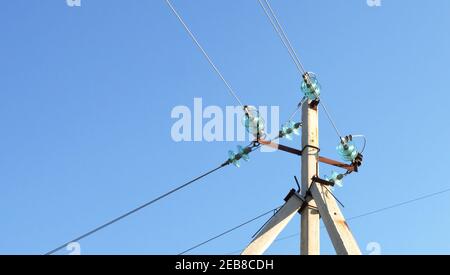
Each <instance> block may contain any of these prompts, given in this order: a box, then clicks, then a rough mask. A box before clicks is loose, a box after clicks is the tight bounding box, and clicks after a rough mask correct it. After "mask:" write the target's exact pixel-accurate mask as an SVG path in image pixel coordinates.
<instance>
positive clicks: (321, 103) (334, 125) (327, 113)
mask: <svg viewBox="0 0 450 275" xmlns="http://www.w3.org/2000/svg"><path fill="white" fill-rule="evenodd" d="M319 103H320V105H322V107H323V109H324V110H325V114H326V115H327V118H328V120H329V121H330V123H331V125H332V126H333V128H334V131H335V132H336V134H337V136H338V137H339V139H342V136H341V133H340V132H339V130H338V128H337V126H336V124H335V123H334V120H333V118H331V115H330V113H329V112H328V109H327V107H325V104H323V101H322V100H320V102H319ZM364 146H365V144H364Z"/></svg>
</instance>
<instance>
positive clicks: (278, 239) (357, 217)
mask: <svg viewBox="0 0 450 275" xmlns="http://www.w3.org/2000/svg"><path fill="white" fill-rule="evenodd" d="M448 192H450V188H447V189H444V190H441V191H438V192H434V193H430V194H426V195H423V196H420V197H417V198H414V199H410V200H407V201H403V202H400V203H395V204H392V205H389V206H385V207H382V208H379V209H376V210H373V211H369V212H365V213H363V214H360V215H356V216H353V217H350V218H348V219H347V221H350V220H356V219H360V218H363V217H367V216H370V215H373V214H377V213H380V212H383V211H387V210H390V209H393V208H397V207H400V206H404V205H407V204H411V203H414V202H417V201H420V200H425V199H428V198H431V197H435V196H438V195H441V194H444V193H448ZM322 228H323V226H322ZM298 235H300V233H295V234H291V235H288V236H285V237H281V238H277V239H276V240H275V241H274V242H279V241H283V240H287V239H291V238H294V237H297V236H298ZM242 250H243V249H240V250H235V251H233V252H229V253H226V255H231V254H235V253H238V252H241V251H242Z"/></svg>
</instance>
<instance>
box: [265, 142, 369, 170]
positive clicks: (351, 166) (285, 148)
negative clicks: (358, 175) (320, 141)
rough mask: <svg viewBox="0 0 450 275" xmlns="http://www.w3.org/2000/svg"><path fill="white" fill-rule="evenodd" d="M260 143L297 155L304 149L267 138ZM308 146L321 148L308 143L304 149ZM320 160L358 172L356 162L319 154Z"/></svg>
mask: <svg viewBox="0 0 450 275" xmlns="http://www.w3.org/2000/svg"><path fill="white" fill-rule="evenodd" d="M259 143H261V144H262V145H266V146H269V147H272V148H274V149H277V150H280V151H284V152H287V153H290V154H294V155H297V156H301V155H302V150H298V149H295V148H292V147H288V146H286V145H282V144H276V143H274V142H272V141H267V140H263V139H260V140H259ZM307 147H311V148H314V149H317V150H318V151H320V148H318V147H315V146H311V145H306V146H305V147H304V148H303V149H305V148H307ZM361 159H362V156H361ZM318 161H319V162H322V163H325V164H328V165H332V166H336V167H339V168H342V169H345V170H347V171H348V172H349V173H351V172H358V166H359V165H355V163H352V164H347V163H343V162H339V161H337V160H333V159H329V158H326V157H322V156H319V159H318Z"/></svg>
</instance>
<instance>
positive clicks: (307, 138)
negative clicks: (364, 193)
mask: <svg viewBox="0 0 450 275" xmlns="http://www.w3.org/2000/svg"><path fill="white" fill-rule="evenodd" d="M318 104H319V101H318V100H314V101H311V100H308V102H305V104H303V106H302V150H298V149H294V148H289V147H287V146H284V145H279V147H278V149H279V150H281V151H285V152H288V153H291V154H295V155H299V156H301V175H302V176H301V190H298V191H295V190H291V191H290V192H289V194H288V196H287V197H286V198H285V201H286V203H285V204H284V205H283V206H282V207H281V208H280V209H279V210H278V211H277V212H276V213H275V214H274V215H273V216H272V217H271V218H270V220H269V221H268V222H267V223H266V224H265V225H264V227H263V228H262V229H261V231H260V232H259V233H258V234H257V235H256V237H255V238H254V239H253V240H252V242H251V243H250V244H249V245H248V246H247V248H245V250H244V251H243V252H242V253H241V254H242V255H260V254H263V253H264V252H265V251H266V249H268V248H269V246H270V245H271V244H272V242H273V241H274V240H275V239H276V237H277V236H278V235H279V234H280V233H281V231H282V230H283V229H284V228H285V227H286V225H287V224H288V223H289V221H290V220H291V219H292V218H293V217H294V215H295V213H298V212H300V214H301V228H300V229H301V238H300V254H301V255H318V254H320V230H319V228H320V218H322V220H323V222H324V224H325V227H326V229H327V232H328V235H329V236H330V239H331V242H332V243H333V246H334V248H335V250H336V253H337V254H339V255H360V254H361V251H360V249H359V247H358V244H357V242H356V240H355V238H354V237H353V235H352V233H351V231H350V228H349V227H348V225H347V223H346V221H345V218H344V216H343V215H342V212H341V210H340V209H339V206H338V205H337V202H336V199H335V198H334V196H333V194H332V192H331V188H330V187H331V185H332V183H331V182H328V181H326V180H323V179H320V177H319V162H322V163H326V164H328V165H333V166H336V167H339V168H343V169H346V170H347V171H349V172H352V171H354V170H356V168H355V166H353V165H349V164H345V163H341V162H338V161H335V160H331V159H328V158H325V157H321V156H319V151H320V149H319V116H318V108H317V106H318ZM261 144H264V145H266V146H271V147H275V146H276V145H275V144H274V143H272V142H267V141H264V140H261Z"/></svg>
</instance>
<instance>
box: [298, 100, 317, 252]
mask: <svg viewBox="0 0 450 275" xmlns="http://www.w3.org/2000/svg"><path fill="white" fill-rule="evenodd" d="M302 148H303V149H302V156H301V175H302V176H301V186H302V188H301V195H302V196H303V197H304V198H305V201H306V205H305V206H304V207H303V209H302V211H301V226H300V232H301V237H300V254H301V255H318V254H320V215H319V211H318V210H317V205H316V203H315V201H314V198H313V197H312V195H311V192H309V190H310V187H311V184H312V181H311V179H312V178H313V177H314V176H317V177H318V176H319V161H318V158H319V152H318V151H319V149H318V148H319V113H318V108H317V104H315V103H313V102H312V101H311V100H308V101H307V102H305V104H303V106H302Z"/></svg>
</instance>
